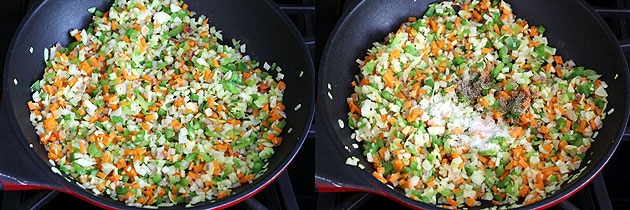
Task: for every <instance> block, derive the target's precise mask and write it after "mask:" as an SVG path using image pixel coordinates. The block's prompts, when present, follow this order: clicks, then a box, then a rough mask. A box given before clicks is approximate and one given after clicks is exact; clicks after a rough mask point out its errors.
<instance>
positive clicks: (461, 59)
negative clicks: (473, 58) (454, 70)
mask: <svg viewBox="0 0 630 210" xmlns="http://www.w3.org/2000/svg"><path fill="white" fill-rule="evenodd" d="M465 62H466V59H465V58H464V57H459V56H458V57H455V58H453V64H455V65H456V66H459V65H462V64H463V63H465Z"/></svg>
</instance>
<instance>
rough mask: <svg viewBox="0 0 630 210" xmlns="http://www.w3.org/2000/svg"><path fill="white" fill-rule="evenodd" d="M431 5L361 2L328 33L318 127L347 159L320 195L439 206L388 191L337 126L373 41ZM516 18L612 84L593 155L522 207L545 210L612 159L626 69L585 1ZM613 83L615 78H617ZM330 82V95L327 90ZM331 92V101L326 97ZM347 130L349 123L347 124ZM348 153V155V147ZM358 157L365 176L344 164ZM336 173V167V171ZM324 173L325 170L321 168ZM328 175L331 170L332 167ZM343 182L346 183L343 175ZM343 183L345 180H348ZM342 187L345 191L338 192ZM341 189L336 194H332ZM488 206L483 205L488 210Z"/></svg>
mask: <svg viewBox="0 0 630 210" xmlns="http://www.w3.org/2000/svg"><path fill="white" fill-rule="evenodd" d="M432 2H433V1H428V0H418V1H411V0H409V1H375V0H362V1H359V2H358V3H357V4H356V5H355V7H353V8H351V9H349V10H348V12H347V13H346V14H345V15H344V16H343V17H342V18H341V19H340V21H339V22H338V23H337V25H336V27H335V29H334V30H333V32H332V33H331V36H330V38H329V40H328V43H327V45H326V48H325V49H324V53H323V56H322V60H321V63H320V70H319V87H320V88H319V92H318V94H319V96H320V97H319V102H318V103H319V105H318V107H319V110H320V111H321V119H320V122H323V124H325V128H326V129H325V130H327V131H328V134H329V135H330V136H331V139H332V144H334V145H335V146H334V147H335V148H336V151H334V152H339V153H340V154H341V155H340V156H341V157H343V160H337V161H335V162H337V163H341V165H335V166H334V167H345V168H343V169H342V170H344V171H346V172H345V173H344V172H340V173H335V175H334V176H337V177H334V178H332V180H326V179H322V180H323V182H324V183H327V184H322V185H318V187H320V190H322V189H324V190H331V188H333V189H332V190H334V191H347V190H360V191H367V192H372V193H375V194H380V195H383V196H386V197H389V198H392V199H394V200H396V201H398V202H400V203H402V204H405V205H407V206H412V207H417V208H436V206H433V205H429V204H425V203H421V202H417V201H414V200H412V199H410V198H408V197H406V196H405V195H404V192H403V191H402V190H399V189H390V188H389V187H387V186H386V185H384V184H381V183H380V182H379V181H377V180H376V179H375V178H373V177H372V175H371V174H372V172H373V171H374V168H373V167H372V164H370V163H368V162H367V161H366V160H365V157H364V156H363V151H362V149H353V147H352V146H351V145H352V144H353V143H357V142H356V141H355V140H352V139H351V138H350V134H351V130H350V129H349V128H348V127H347V126H345V127H344V128H340V127H339V125H338V122H337V120H338V119H342V120H344V121H346V122H347V118H348V115H347V113H348V104H347V103H346V98H347V97H348V96H350V94H351V93H352V92H353V88H352V86H351V85H350V82H352V81H353V80H354V75H356V74H357V73H358V72H359V69H358V68H357V64H356V62H355V60H356V59H358V58H363V57H364V56H365V54H366V52H367V49H369V48H370V47H371V46H372V43H373V42H381V41H383V39H384V37H385V36H386V35H387V34H388V33H389V32H391V31H395V30H396V29H397V28H398V26H399V25H400V24H401V23H403V22H406V21H407V18H408V17H410V16H414V17H421V16H422V15H423V14H424V11H425V10H426V9H427V5H428V4H429V3H432ZM508 2H509V3H510V4H511V5H512V8H513V9H514V14H515V15H516V16H518V17H521V18H524V19H526V20H528V22H529V24H530V25H544V26H545V28H546V29H547V32H545V35H546V36H547V37H548V39H549V42H550V44H549V45H550V46H552V47H556V48H557V49H558V51H557V52H558V54H560V55H562V56H563V57H564V58H565V59H567V60H568V59H573V60H574V61H575V62H576V63H577V64H578V65H582V66H586V67H588V68H593V69H595V70H597V71H598V72H599V73H600V74H602V77H601V79H602V80H604V81H606V83H608V84H609V87H608V93H609V96H608V100H609V107H614V108H615V111H614V113H613V114H612V115H609V116H608V117H607V118H606V120H604V127H603V128H602V129H601V130H600V131H599V135H598V136H597V138H596V139H595V142H594V143H593V144H592V147H591V149H590V152H589V153H588V154H587V156H586V159H585V160H584V161H583V164H582V165H581V168H580V169H578V170H576V171H581V170H583V172H582V173H581V174H577V178H576V179H575V180H573V181H571V182H567V183H565V184H564V185H562V186H561V189H559V190H558V191H557V192H556V193H554V194H552V195H550V196H549V197H547V198H546V199H544V200H542V201H540V202H537V203H534V204H532V205H529V206H526V207H524V208H527V209H531V208H545V207H549V206H551V205H554V204H556V203H558V202H560V201H562V200H564V199H566V198H568V197H569V196H570V195H572V194H573V193H575V192H576V191H578V190H579V189H581V188H582V187H584V186H585V185H586V184H588V182H590V181H591V180H592V179H593V177H594V176H595V175H596V174H597V173H599V171H600V170H601V168H602V167H603V166H604V165H605V164H606V162H607V161H608V159H609V158H610V157H611V155H612V154H613V152H614V151H615V149H616V148H617V145H618V144H619V140H620V138H621V136H622V135H623V133H624V129H625V126H626V123H627V121H628V114H629V112H628V100H629V97H628V94H629V92H628V67H627V64H626V60H625V59H624V57H623V54H622V52H621V49H620V48H619V43H618V42H617V40H616V39H615V37H614V36H613V35H612V32H611V31H610V29H609V28H608V27H607V26H606V24H605V23H604V21H603V20H602V19H601V18H600V17H599V16H597V15H596V14H595V13H594V12H593V11H592V9H591V8H590V7H589V6H588V5H586V4H585V3H584V2H582V1H581V0H556V1H547V0H528V1H518V0H513V1H508ZM614 78H616V79H614ZM328 84H331V86H332V90H329V89H328V88H327V85H328ZM328 92H330V94H332V96H333V99H332V100H331V99H330V98H329V97H328ZM346 124H347V123H346ZM346 147H347V148H349V149H345V148H346ZM350 156H355V157H357V158H359V159H360V163H361V164H363V165H365V166H366V168H365V170H360V169H358V168H357V167H354V166H346V165H344V164H343V163H344V162H345V158H346V157H350ZM331 167H333V166H331ZM324 171H325V170H324ZM329 171H332V170H330V169H329ZM344 176H345V177H344ZM344 180H345V181H344ZM339 186H341V187H339ZM334 188H336V189H334ZM489 205H491V204H489V203H486V204H484V206H485V207H488V206H489Z"/></svg>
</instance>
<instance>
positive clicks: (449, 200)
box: [446, 197, 457, 208]
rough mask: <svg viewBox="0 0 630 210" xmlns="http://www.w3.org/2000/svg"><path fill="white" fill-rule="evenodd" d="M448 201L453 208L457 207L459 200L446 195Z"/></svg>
mask: <svg viewBox="0 0 630 210" xmlns="http://www.w3.org/2000/svg"><path fill="white" fill-rule="evenodd" d="M446 203H448V204H450V205H451V207H453V208H457V201H455V200H453V198H451V197H446Z"/></svg>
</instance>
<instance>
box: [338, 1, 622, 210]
mask: <svg viewBox="0 0 630 210" xmlns="http://www.w3.org/2000/svg"><path fill="white" fill-rule="evenodd" d="M467 2H468V3H454V2H449V1H447V2H440V3H435V4H432V5H430V6H429V8H428V10H427V11H426V13H425V15H424V16H423V17H422V18H421V19H416V18H413V17H412V18H409V22H406V23H403V24H402V25H401V26H400V28H399V29H398V30H397V31H396V32H393V33H390V34H389V35H388V36H387V37H386V38H385V41H384V42H382V43H374V47H372V48H371V49H369V50H368V53H367V56H365V58H364V59H363V60H358V63H359V67H360V69H361V72H360V75H358V76H357V81H354V82H352V85H353V86H354V92H355V93H353V94H352V95H351V97H349V98H348V99H347V101H348V104H349V109H350V113H349V118H348V125H349V127H350V128H352V129H355V132H354V134H353V137H354V138H355V139H356V140H358V141H362V142H363V148H364V154H365V157H366V159H367V161H368V162H371V163H373V165H374V168H375V169H376V170H375V171H374V173H373V175H374V177H375V178H376V179H378V180H379V181H381V182H382V183H386V184H388V185H392V186H395V187H399V188H402V189H404V191H405V193H406V195H407V196H409V197H411V198H413V199H415V200H419V201H422V202H426V203H430V204H436V205H440V206H444V207H447V208H457V207H465V206H468V207H472V206H478V205H481V201H487V202H491V203H492V204H494V205H502V204H513V205H526V204H531V203H534V202H537V201H539V200H541V199H543V198H545V197H546V196H548V195H550V194H551V193H553V192H554V191H555V190H557V189H559V186H560V185H561V184H562V183H564V182H567V181H568V179H569V173H570V172H572V171H574V170H576V169H577V168H578V167H579V166H580V164H581V162H582V160H583V159H584V157H585V155H586V152H587V151H588V149H589V147H590V145H591V143H592V142H593V139H594V138H595V137H596V136H597V130H598V129H600V128H601V127H602V120H604V118H605V117H606V114H607V111H605V110H606V105H607V103H608V102H607V100H606V96H607V93H606V90H605V88H606V87H607V85H606V83H605V82H604V81H601V80H599V79H598V78H599V75H598V74H597V73H596V72H595V71H593V70H591V69H587V68H584V67H580V66H576V64H575V63H574V62H572V61H565V60H563V58H562V57H561V56H559V55H555V52H556V49H555V48H553V47H551V46H549V45H548V42H547V39H546V38H545V37H544V36H543V34H544V32H545V28H544V27H543V26H531V25H529V24H528V23H527V21H525V20H522V19H517V18H516V17H515V15H514V14H513V13H512V9H511V8H510V5H509V4H507V3H505V2H499V1H493V2H490V1H489V0H483V1H472V2H470V1H467ZM456 6H457V7H459V11H457V10H456V9H455V8H454V7H456ZM610 112H612V110H610V111H608V114H610Z"/></svg>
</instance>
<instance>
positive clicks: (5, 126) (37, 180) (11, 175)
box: [0, 101, 64, 191]
mask: <svg viewBox="0 0 630 210" xmlns="http://www.w3.org/2000/svg"><path fill="white" fill-rule="evenodd" d="M3 104H4V101H0V131H2V132H3V133H2V137H1V138H0V145H2V146H0V160H2V161H0V184H1V185H0V190H35V189H50V190H57V191H64V190H63V188H62V187H61V185H59V184H57V183H55V182H54V181H53V180H52V179H50V178H48V177H46V176H47V175H48V174H50V172H44V171H38V169H39V168H38V166H37V164H36V162H35V160H33V159H32V158H31V156H30V155H29V154H27V151H26V150H25V149H24V148H23V147H22V146H21V145H20V144H19V142H16V141H17V139H18V138H17V136H16V135H15V133H14V131H13V129H12V128H11V126H10V124H9V123H10V122H8V121H7V120H8V119H9V118H8V115H7V113H6V108H5V107H4V105H3Z"/></svg>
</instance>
